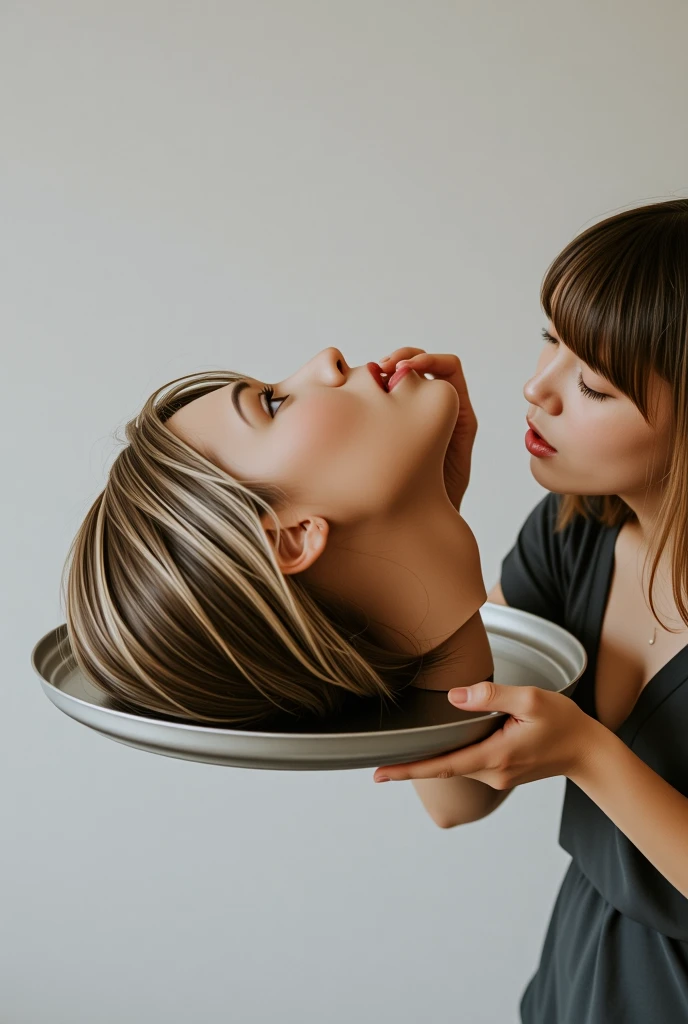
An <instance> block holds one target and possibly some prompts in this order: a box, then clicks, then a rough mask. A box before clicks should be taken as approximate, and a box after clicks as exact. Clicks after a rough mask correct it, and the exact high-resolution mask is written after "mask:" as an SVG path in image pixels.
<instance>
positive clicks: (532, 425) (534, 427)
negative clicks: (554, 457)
mask: <svg viewBox="0 0 688 1024" xmlns="http://www.w3.org/2000/svg"><path fill="white" fill-rule="evenodd" d="M526 423H527V424H528V426H529V427H530V429H531V430H534V431H535V433H536V434H537V435H538V437H541V438H542V440H543V441H544V442H545V444H548V445H549V446H550V448H554V445H553V444H549V441H548V440H547V438H546V437H543V435H542V434H541V433H540V431H539V430H538V428H537V427H536V426H535V424H534V423H533V422H532V420H530V419H529V418H528V417H527V416H526ZM554 450H555V451H556V450H557V449H556V448H554Z"/></svg>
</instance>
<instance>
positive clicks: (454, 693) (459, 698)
mask: <svg viewBox="0 0 688 1024" xmlns="http://www.w3.org/2000/svg"><path fill="white" fill-rule="evenodd" d="M449 700H450V701H451V702H452V703H453V704H465V703H466V701H467V700H468V690H466V689H465V688H464V687H463V686H460V687H457V688H456V689H455V690H450V691H449Z"/></svg>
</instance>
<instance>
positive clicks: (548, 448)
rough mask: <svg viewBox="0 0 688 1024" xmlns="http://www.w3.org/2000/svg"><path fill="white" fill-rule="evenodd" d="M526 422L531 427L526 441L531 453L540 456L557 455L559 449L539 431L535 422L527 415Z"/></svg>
mask: <svg viewBox="0 0 688 1024" xmlns="http://www.w3.org/2000/svg"><path fill="white" fill-rule="evenodd" d="M526 423H527V424H528V426H529V427H530V430H529V431H528V432H527V433H526V437H525V442H526V448H527V449H528V451H529V452H530V454H531V455H537V457H538V458H543V457H544V456H547V455H556V454H557V449H556V448H554V447H553V446H552V445H551V444H549V442H548V441H546V440H545V439H544V437H543V436H542V435H541V434H539V433H538V432H537V430H536V429H535V427H534V426H533V424H532V423H531V422H530V420H529V419H528V417H527V416H526Z"/></svg>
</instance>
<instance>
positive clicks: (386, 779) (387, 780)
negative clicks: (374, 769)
mask: <svg viewBox="0 0 688 1024" xmlns="http://www.w3.org/2000/svg"><path fill="white" fill-rule="evenodd" d="M374 781H375V782H391V781H392V780H391V779H390V778H389V777H388V776H387V775H380V776H379V778H377V779H375V780H374Z"/></svg>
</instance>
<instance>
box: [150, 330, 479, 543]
mask: <svg viewBox="0 0 688 1024" xmlns="http://www.w3.org/2000/svg"><path fill="white" fill-rule="evenodd" d="M246 379H247V381H248V382H249V386H247V387H246V386H244V387H242V386H241V384H239V385H237V383H236V382H233V383H232V384H227V385H225V386H224V387H220V388H217V389H216V390H215V391H212V392H210V393H209V394H207V395H203V396H202V397H200V398H196V399H194V400H193V401H191V402H189V403H188V404H187V405H185V406H183V407H182V408H181V409H179V410H177V412H175V413H174V414H173V415H172V416H171V417H170V418H169V419H168V420H167V426H168V427H169V428H170V429H171V430H172V432H173V433H175V434H176V435H177V436H178V437H180V438H181V439H182V440H184V441H186V443H188V444H189V445H190V446H191V447H193V448H194V449H195V450H197V451H199V452H200V453H201V454H203V455H205V456H206V457H207V458H208V459H209V460H210V461H211V462H213V463H215V464H216V465H218V466H221V467H222V468H224V469H225V470H226V471H227V472H229V473H231V474H232V475H233V476H236V477H237V478H238V479H239V480H241V481H243V482H246V483H250V482H251V481H267V482H269V483H272V484H276V485H278V486H280V487H282V488H283V489H284V490H285V491H286V493H287V494H288V495H289V498H290V501H291V502H292V503H293V504H294V505H297V506H301V507H302V508H306V509H309V510H311V511H312V512H313V513H315V514H317V515H321V516H323V517H325V518H326V519H328V520H330V521H332V522H335V523H344V522H347V523H351V522H355V521H357V520H358V519H360V518H364V517H366V516H367V515H377V514H381V513H384V512H385V511H390V510H394V508H395V507H397V505H398V504H399V503H401V504H402V505H403V503H404V502H405V501H407V500H412V501H417V500H418V499H419V497H421V496H422V490H419V489H422V488H424V486H425V485H426V484H428V485H429V486H430V487H432V488H434V489H438V488H440V487H441V486H442V479H443V477H442V466H443V462H444V455H445V452H446V449H447V445H448V443H449V439H450V437H451V433H452V430H453V429H454V425H455V423H456V418H457V415H458V410H459V399H458V395H457V394H456V391H455V389H454V388H453V386H452V385H451V384H450V383H449V382H448V381H444V380H441V379H439V378H437V379H434V380H429V379H428V378H426V377H424V376H423V375H422V374H418V373H416V372H415V371H413V372H411V373H408V374H407V375H406V376H405V377H404V378H403V379H401V380H400V381H399V382H398V384H396V386H395V387H394V388H393V389H392V391H390V392H387V391H385V390H383V389H382V388H381V387H380V385H379V384H378V382H377V381H376V380H375V378H374V377H373V376H372V374H371V372H370V370H369V369H368V367H367V366H366V365H365V364H363V365H362V366H355V367H351V368H350V367H349V366H348V365H347V363H346V361H345V359H344V357H343V355H342V353H341V352H340V350H339V349H338V348H334V347H329V348H326V349H323V351H321V352H319V353H318V354H317V355H316V356H314V357H313V358H312V359H310V360H309V361H308V362H307V363H305V364H304V365H303V366H301V367H300V368H299V369H298V370H297V371H296V372H295V373H294V374H292V375H291V376H290V377H287V378H286V379H285V380H283V381H281V382H280V383H279V384H276V385H274V394H273V396H272V398H270V399H269V400H268V396H266V395H262V396H261V394H260V392H261V390H262V385H261V384H260V382H259V381H256V380H252V379H251V378H246ZM235 389H237V391H235ZM233 393H234V398H235V399H236V401H233V397H232V396H233ZM237 407H238V408H239V409H241V414H240V412H239V411H238V408H237ZM242 414H243V418H242ZM400 507H401V506H400Z"/></svg>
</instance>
